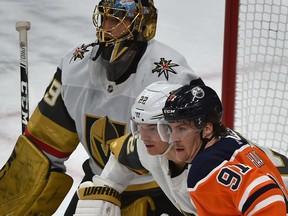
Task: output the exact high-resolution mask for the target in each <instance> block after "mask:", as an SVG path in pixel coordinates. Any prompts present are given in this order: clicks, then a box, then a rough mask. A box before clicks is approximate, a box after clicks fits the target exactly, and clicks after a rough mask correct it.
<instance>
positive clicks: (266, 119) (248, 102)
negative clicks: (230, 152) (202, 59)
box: [222, 0, 288, 155]
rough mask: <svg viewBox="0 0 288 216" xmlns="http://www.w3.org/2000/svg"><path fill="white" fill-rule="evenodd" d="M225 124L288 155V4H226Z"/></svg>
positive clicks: (283, 0)
mask: <svg viewBox="0 0 288 216" xmlns="http://www.w3.org/2000/svg"><path fill="white" fill-rule="evenodd" d="M222 102H223V108H224V113H223V122H224V123H225V125H226V126H227V127H230V128H233V129H235V130H236V131H238V132H240V133H241V134H243V136H245V137H246V138H248V139H249V140H251V141H252V142H254V143H256V144H258V145H261V146H266V147H270V148H272V149H274V150H276V151H278V152H280V153H284V154H286V155H288V0H226V8H225V30H224V55H223V77H222Z"/></svg>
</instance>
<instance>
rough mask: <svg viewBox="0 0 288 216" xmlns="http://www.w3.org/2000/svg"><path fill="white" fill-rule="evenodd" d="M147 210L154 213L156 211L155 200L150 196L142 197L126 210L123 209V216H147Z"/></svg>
mask: <svg viewBox="0 0 288 216" xmlns="http://www.w3.org/2000/svg"><path fill="white" fill-rule="evenodd" d="M147 209H150V210H151V211H152V212H154V211H155V209H156V208H155V203H154V201H153V199H152V198H151V197H149V196H145V197H141V198H139V199H137V200H135V201H134V202H133V203H131V204H130V205H128V206H126V207H125V208H122V209H121V215H122V216H131V215H137V216H147V215H148V213H147Z"/></svg>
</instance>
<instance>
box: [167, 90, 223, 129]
mask: <svg viewBox="0 0 288 216" xmlns="http://www.w3.org/2000/svg"><path fill="white" fill-rule="evenodd" d="M213 112H214V113H216V114H217V117H218V119H216V121H218V122H219V123H220V122H221V118H222V113H223V107H222V103H221V101H220V99H219V97H218V95H217V93H216V92H215V91H214V90H213V89H212V88H210V87H208V86H204V85H203V86H194V87H193V86H190V85H185V86H183V87H180V88H179V89H177V90H176V91H174V92H173V93H172V94H171V95H170V96H169V97H168V98H167V100H166V103H165V106H164V108H163V114H164V119H165V120H166V121H168V122H173V121H179V120H192V121H194V123H195V125H196V126H197V127H198V128H201V127H202V126H203V125H204V124H205V123H206V121H207V115H209V114H210V113H213Z"/></svg>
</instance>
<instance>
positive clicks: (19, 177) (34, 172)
mask: <svg viewBox="0 0 288 216" xmlns="http://www.w3.org/2000/svg"><path fill="white" fill-rule="evenodd" d="M72 182H73V180H72V178H71V177H70V176H67V175H66V174H63V173H59V172H51V170H50V162H49V160H48V159H47V157H46V156H45V155H44V154H43V153H42V152H41V151H40V150H39V149H38V148H37V147H36V146H34V145H33V144H32V143H31V142H30V141H29V140H28V139H27V138H26V137H25V136H23V135H21V136H19V139H18V141H17V143H16V145H15V147H14V150H13V152H12V154H11V156H10V158H9V160H8V161H7V163H6V164H5V165H4V167H3V168H2V169H1V170H0V191H1V193H0V209H1V214H3V215H31V213H33V215H37V214H39V215H40V214H41V215H52V213H53V212H55V211H56V210H57V208H58V206H59V205H60V203H61V201H62V200H63V199H64V197H65V196H66V194H67V192H68V191H69V189H70V187H71V186H72ZM54 196H55V197H54ZM53 199H55V200H53ZM43 203H45V205H44V204H43ZM40 205H41V206H40Z"/></svg>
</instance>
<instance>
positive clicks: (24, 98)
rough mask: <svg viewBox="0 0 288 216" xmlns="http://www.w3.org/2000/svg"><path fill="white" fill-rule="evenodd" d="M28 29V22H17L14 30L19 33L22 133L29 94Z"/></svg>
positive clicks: (27, 113)
mask: <svg viewBox="0 0 288 216" xmlns="http://www.w3.org/2000/svg"><path fill="white" fill-rule="evenodd" d="M29 29H30V22H28V21H19V22H17V23H16V30H17V31H19V46H20V91H21V123H22V133H23V132H24V130H25V128H26V125H27V123H28V120H29V94H28V52H27V47H28V46H27V45H28V43H27V31H28V30H29Z"/></svg>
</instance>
